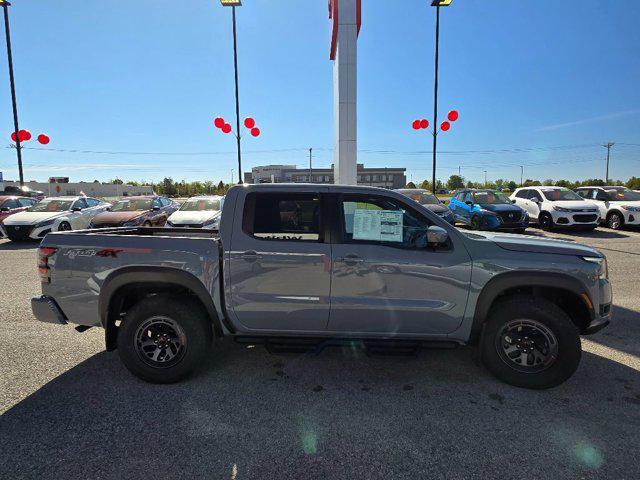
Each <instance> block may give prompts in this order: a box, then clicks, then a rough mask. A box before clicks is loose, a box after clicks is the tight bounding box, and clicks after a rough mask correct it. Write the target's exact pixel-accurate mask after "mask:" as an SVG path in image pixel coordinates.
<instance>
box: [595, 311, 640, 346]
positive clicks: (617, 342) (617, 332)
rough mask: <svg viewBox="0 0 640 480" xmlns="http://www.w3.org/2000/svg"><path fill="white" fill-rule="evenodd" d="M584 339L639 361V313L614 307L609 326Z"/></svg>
mask: <svg viewBox="0 0 640 480" xmlns="http://www.w3.org/2000/svg"><path fill="white" fill-rule="evenodd" d="M585 338H586V339H588V340H590V341H592V342H594V343H598V344H600V345H603V346H605V347H609V348H613V349H615V350H618V351H620V352H624V353H627V354H629V355H634V356H636V357H638V359H640V342H639V341H638V339H640V312H637V311H634V310H629V309H628V308H624V307H620V306H618V305H614V306H613V320H612V321H611V324H609V326H607V327H606V328H605V329H604V330H601V331H600V332H598V333H596V334H594V335H590V336H588V337H585Z"/></svg>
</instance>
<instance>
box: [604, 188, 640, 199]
mask: <svg viewBox="0 0 640 480" xmlns="http://www.w3.org/2000/svg"><path fill="white" fill-rule="evenodd" d="M606 192H607V195H609V198H610V199H611V200H612V201H614V202H618V201H627V202H637V201H640V193H638V192H634V191H633V190H629V189H628V188H612V189H610V190H606Z"/></svg>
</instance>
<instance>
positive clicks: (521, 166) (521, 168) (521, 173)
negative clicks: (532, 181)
mask: <svg viewBox="0 0 640 480" xmlns="http://www.w3.org/2000/svg"><path fill="white" fill-rule="evenodd" d="M523 177H524V165H520V186H522V178H523Z"/></svg>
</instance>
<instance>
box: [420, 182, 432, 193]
mask: <svg viewBox="0 0 640 480" xmlns="http://www.w3.org/2000/svg"><path fill="white" fill-rule="evenodd" d="M420 188H422V189H423V190H429V191H431V182H430V181H429V180H423V181H422V183H421V184H420Z"/></svg>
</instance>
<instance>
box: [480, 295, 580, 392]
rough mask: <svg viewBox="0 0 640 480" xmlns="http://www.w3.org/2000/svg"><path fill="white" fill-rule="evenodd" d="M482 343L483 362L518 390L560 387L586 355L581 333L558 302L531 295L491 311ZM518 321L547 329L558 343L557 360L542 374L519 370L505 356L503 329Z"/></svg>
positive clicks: (523, 296)
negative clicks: (537, 324)
mask: <svg viewBox="0 0 640 480" xmlns="http://www.w3.org/2000/svg"><path fill="white" fill-rule="evenodd" d="M488 317H489V318H488V320H487V322H486V324H485V325H484V331H483V333H482V337H481V343H480V346H479V348H480V355H481V359H482V363H483V364H484V365H485V366H486V367H487V369H488V370H489V371H490V372H491V373H492V374H493V375H494V376H496V377H497V378H498V379H500V380H502V381H503V382H505V383H508V384H510V385H514V386H516V387H523V388H531V389H545V388H551V387H555V386H557V385H560V384H561V383H563V382H564V381H565V380H567V379H568V378H569V377H571V375H573V373H574V372H575V371H576V369H577V368H578V365H579V363H580V357H581V355H582V346H581V343H580V332H579V331H578V328H577V327H576V326H575V325H574V323H573V322H572V321H571V319H570V318H569V316H568V315H567V314H566V313H565V312H564V310H562V309H561V308H560V307H559V306H558V305H556V304H555V303H553V302H551V301H549V300H546V299H544V298H539V297H535V296H530V295H519V296H514V297H511V298H508V299H506V300H503V301H500V302H499V303H498V304H496V305H495V306H494V307H492V308H491V311H490V312H489V316H488ZM518 319H524V320H533V321H534V322H538V323H539V324H542V325H543V326H544V327H546V328H547V329H548V330H550V331H551V333H552V334H553V335H554V336H555V339H556V340H557V354H556V358H555V360H554V361H553V363H551V364H550V365H549V366H548V367H546V369H544V370H542V371H539V372H522V371H518V370H517V369H516V368H517V366H516V365H515V364H514V363H511V364H510V363H509V361H507V360H505V359H504V358H503V356H501V354H500V351H499V348H500V345H499V344H500V341H499V340H498V339H499V338H501V337H500V334H501V331H502V330H503V328H504V327H505V326H506V325H508V324H509V323H510V322H512V321H514V320H518Z"/></svg>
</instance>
